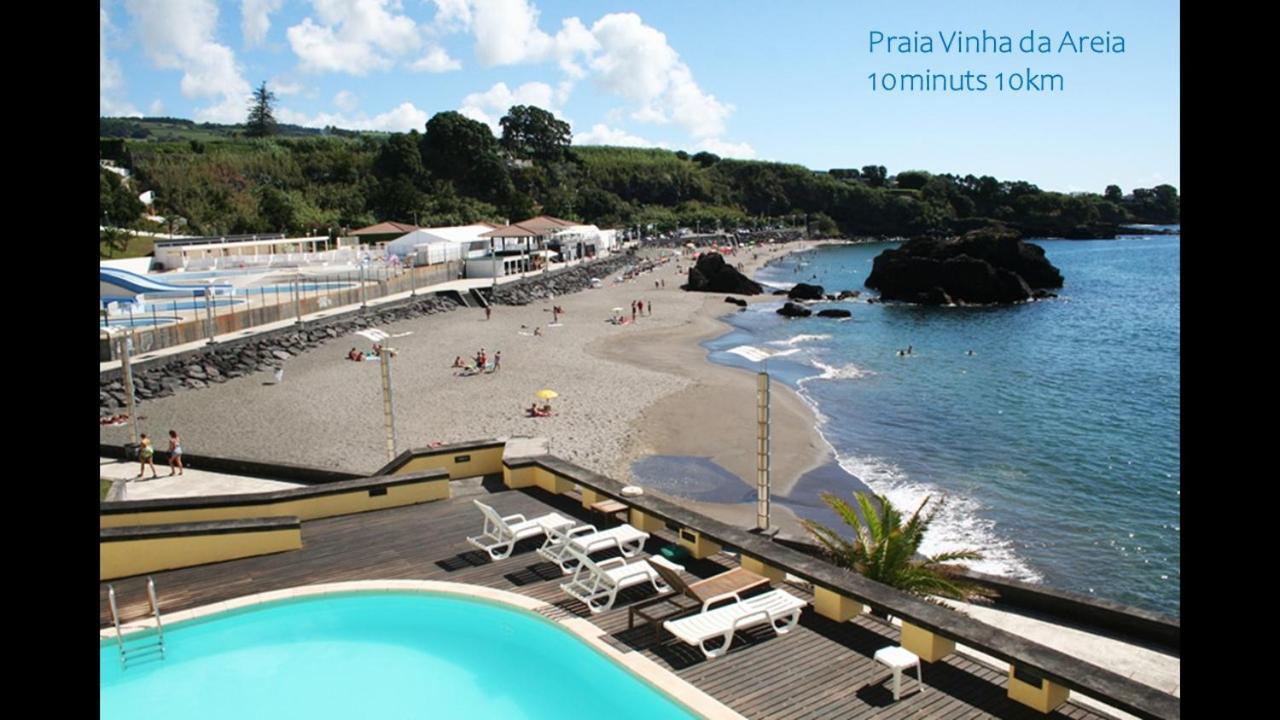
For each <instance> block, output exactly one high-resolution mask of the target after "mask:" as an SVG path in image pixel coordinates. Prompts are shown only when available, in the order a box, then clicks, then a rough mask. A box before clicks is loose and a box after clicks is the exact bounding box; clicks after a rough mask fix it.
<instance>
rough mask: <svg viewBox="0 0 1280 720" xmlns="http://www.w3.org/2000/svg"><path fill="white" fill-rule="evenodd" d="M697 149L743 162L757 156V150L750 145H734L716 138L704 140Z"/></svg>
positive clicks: (741, 143)
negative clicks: (739, 159)
mask: <svg viewBox="0 0 1280 720" xmlns="http://www.w3.org/2000/svg"><path fill="white" fill-rule="evenodd" d="M697 149H698V150H706V151H707V152H709V153H715V154H716V155H719V156H720V157H731V158H741V159H743V160H750V159H751V158H754V157H755V156H756V149H755V148H753V147H751V145H750V144H748V143H744V142H740V143H732V142H726V141H724V140H717V139H716V138H707V139H705V140H702V141H701V142H699V143H698V146H697Z"/></svg>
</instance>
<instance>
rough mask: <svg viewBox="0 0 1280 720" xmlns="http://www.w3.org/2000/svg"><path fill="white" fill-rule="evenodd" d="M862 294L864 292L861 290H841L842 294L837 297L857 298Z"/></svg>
mask: <svg viewBox="0 0 1280 720" xmlns="http://www.w3.org/2000/svg"><path fill="white" fill-rule="evenodd" d="M861 294H862V291H861V290H841V291H840V294H839V295H837V296H836V299H837V300H847V299H849V298H856V297H858V296H859V295H861Z"/></svg>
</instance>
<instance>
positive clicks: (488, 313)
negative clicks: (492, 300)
mask: <svg viewBox="0 0 1280 720" xmlns="http://www.w3.org/2000/svg"><path fill="white" fill-rule="evenodd" d="M491 317H493V306H492V305H485V306H484V319H485V320H488V319H489V318H491Z"/></svg>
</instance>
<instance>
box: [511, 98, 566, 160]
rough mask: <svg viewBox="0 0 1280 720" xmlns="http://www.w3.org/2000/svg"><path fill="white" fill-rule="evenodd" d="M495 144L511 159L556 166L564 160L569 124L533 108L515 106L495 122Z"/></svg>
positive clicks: (538, 108) (544, 111) (537, 108)
mask: <svg viewBox="0 0 1280 720" xmlns="http://www.w3.org/2000/svg"><path fill="white" fill-rule="evenodd" d="M499 124H500V125H502V139H501V140H500V141H499V144H500V145H501V146H502V149H503V150H506V151H507V152H508V153H510V154H511V156H512V157H517V158H532V159H534V160H540V161H542V162H556V161H559V160H561V159H563V158H564V156H565V151H566V150H567V149H568V148H569V143H570V142H572V141H573V132H572V131H571V129H570V127H569V123H567V122H564V121H563V120H557V119H556V116H555V115H552V114H551V113H549V112H547V111H546V110H543V109H542V108H540V107H535V106H533V105H515V106H513V107H512V108H511V109H510V110H508V111H507V114H506V115H504V116H503V117H502V120H500V121H499Z"/></svg>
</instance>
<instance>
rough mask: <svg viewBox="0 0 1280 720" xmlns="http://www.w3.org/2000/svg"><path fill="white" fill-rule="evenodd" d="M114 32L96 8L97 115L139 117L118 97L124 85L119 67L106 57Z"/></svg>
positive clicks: (128, 104)
mask: <svg viewBox="0 0 1280 720" xmlns="http://www.w3.org/2000/svg"><path fill="white" fill-rule="evenodd" d="M114 31H115V28H114V27H113V26H112V24H111V18H110V17H109V16H108V15H107V11H106V10H105V9H104V8H101V7H100V8H98V113H99V114H101V115H103V116H109V117H123V116H140V115H142V113H140V112H138V109H137V108H135V107H134V106H133V105H132V104H130V103H129V102H128V101H127V100H124V99H122V98H120V97H119V91H120V90H121V89H122V88H123V85H124V83H123V81H122V79H121V77H122V76H121V74H120V65H119V64H118V63H116V61H115V60H112V59H111V58H109V57H107V42H108V39H109V38H108V35H109V34H112V33H114Z"/></svg>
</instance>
